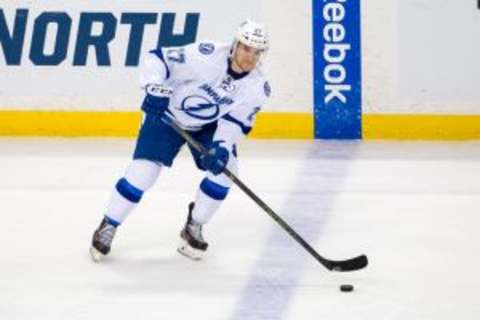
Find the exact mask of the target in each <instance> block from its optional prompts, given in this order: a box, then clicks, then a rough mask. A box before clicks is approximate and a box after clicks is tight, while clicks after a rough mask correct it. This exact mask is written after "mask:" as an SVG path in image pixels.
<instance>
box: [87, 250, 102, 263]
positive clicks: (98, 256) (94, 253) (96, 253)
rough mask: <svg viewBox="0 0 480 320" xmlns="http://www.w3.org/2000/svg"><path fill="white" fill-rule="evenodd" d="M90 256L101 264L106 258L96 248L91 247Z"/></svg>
mask: <svg viewBox="0 0 480 320" xmlns="http://www.w3.org/2000/svg"><path fill="white" fill-rule="evenodd" d="M90 256H91V257H92V260H93V261H94V262H100V261H102V259H103V258H105V255H104V254H103V253H101V252H100V251H98V250H97V249H95V248H94V247H90Z"/></svg>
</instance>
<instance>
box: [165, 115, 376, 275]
mask: <svg viewBox="0 0 480 320" xmlns="http://www.w3.org/2000/svg"><path fill="white" fill-rule="evenodd" d="M162 121H164V122H165V123H166V124H168V125H169V126H170V127H171V128H172V129H173V130H175V131H176V132H177V133H178V134H179V135H181V136H182V137H183V138H184V139H185V140H186V141H187V142H188V143H189V144H190V145H191V146H192V147H193V148H194V149H196V150H197V151H198V152H200V153H201V154H203V155H208V150H207V149H206V148H205V147H204V146H203V145H201V144H200V143H198V142H197V141H196V140H195V139H193V138H192V137H191V136H190V134H188V133H187V132H186V131H185V130H184V129H182V128H181V127H180V126H179V125H178V124H177V123H176V122H175V120H174V119H171V118H170V117H168V116H167V117H162ZM223 173H224V174H225V175H226V176H227V177H229V178H230V179H231V180H232V181H233V183H235V184H236V185H237V186H238V187H239V188H240V189H242V191H243V192H245V193H246V194H247V195H248V196H249V197H250V198H251V199H252V200H253V201H255V203H256V204H258V205H259V206H260V207H261V208H262V209H263V210H264V211H265V212H266V213H267V214H268V215H269V216H270V217H271V218H272V219H273V220H275V222H276V223H278V224H279V225H280V227H282V228H283V230H285V231H286V232H287V233H288V234H289V235H290V236H292V238H293V239H295V240H296V241H297V242H298V243H299V244H300V245H301V246H302V247H303V248H304V249H305V250H307V251H308V252H309V253H310V254H311V255H312V256H313V257H314V258H315V259H317V261H318V262H320V263H321V264H322V265H323V266H324V267H325V268H327V269H328V270H330V271H355V270H359V269H362V268H365V267H366V266H367V264H368V259H367V256H366V255H360V256H358V257H355V258H351V259H347V260H329V259H326V258H324V257H322V256H321V255H319V254H318V253H317V252H316V251H315V250H314V249H313V248H312V247H311V246H310V245H309V244H308V243H307V242H306V241H305V240H304V239H303V238H302V237H301V236H300V235H299V234H298V233H296V232H295V230H293V229H292V228H291V227H290V226H289V225H288V224H287V223H286V222H285V221H284V220H283V219H282V218H280V217H279V216H278V215H277V214H276V213H275V212H274V211H273V210H272V209H271V208H270V207H269V206H268V205H267V204H266V203H265V202H263V201H262V199H260V198H259V197H258V196H257V195H256V194H255V193H253V191H252V190H250V188H248V187H247V186H246V185H245V184H244V183H243V182H242V181H240V179H239V178H237V176H235V175H234V174H233V173H232V172H230V170H228V169H227V168H225V169H224V170H223Z"/></svg>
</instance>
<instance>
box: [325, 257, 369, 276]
mask: <svg viewBox="0 0 480 320" xmlns="http://www.w3.org/2000/svg"><path fill="white" fill-rule="evenodd" d="M324 262H325V263H324V265H325V267H327V269H329V270H331V271H338V272H348V271H356V270H360V269H363V268H365V267H366V266H367V265H368V259H367V256H366V255H364V254H362V255H361V256H358V257H355V258H352V259H348V260H342V261H335V260H326V261H324Z"/></svg>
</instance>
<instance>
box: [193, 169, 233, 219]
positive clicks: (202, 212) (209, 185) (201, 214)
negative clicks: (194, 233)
mask: <svg viewBox="0 0 480 320" xmlns="http://www.w3.org/2000/svg"><path fill="white" fill-rule="evenodd" d="M228 189H229V188H228V187H224V186H222V185H220V184H218V183H216V182H213V181H211V180H210V179H208V178H205V179H203V181H202V183H201V184H200V188H199V189H198V190H197V196H196V199H195V207H194V209H193V213H192V218H193V221H195V222H197V223H199V224H205V223H208V222H209V221H210V219H211V218H212V217H213V215H214V214H215V213H216V212H217V210H218V209H219V208H220V205H221V204H222V203H223V200H224V199H225V197H226V196H227V193H228Z"/></svg>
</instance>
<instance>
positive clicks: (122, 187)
mask: <svg viewBox="0 0 480 320" xmlns="http://www.w3.org/2000/svg"><path fill="white" fill-rule="evenodd" d="M160 169H161V166H160V165H158V164H157V163H155V162H152V161H148V160H133V161H132V162H131V163H130V165H129V166H128V168H127V170H126V171H125V177H124V178H121V179H120V180H119V181H118V182H117V184H116V186H115V188H114V190H113V192H112V196H111V197H110V201H109V203H108V205H107V209H106V212H105V215H106V216H107V217H108V218H110V219H112V220H114V221H115V222H117V223H119V224H121V223H123V221H125V219H126V218H127V217H128V215H129V214H130V213H131V212H132V210H133V209H134V208H135V207H136V205H137V203H138V202H140V200H141V198H142V196H143V193H144V192H145V191H147V190H148V189H150V187H151V186H152V185H153V184H154V183H155V181H156V179H157V177H158V175H159V174H160Z"/></svg>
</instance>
